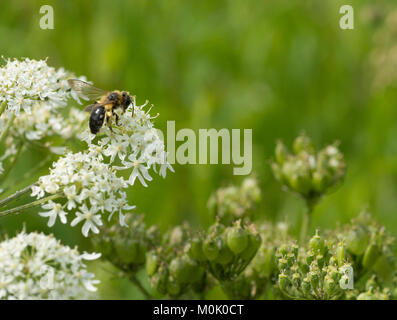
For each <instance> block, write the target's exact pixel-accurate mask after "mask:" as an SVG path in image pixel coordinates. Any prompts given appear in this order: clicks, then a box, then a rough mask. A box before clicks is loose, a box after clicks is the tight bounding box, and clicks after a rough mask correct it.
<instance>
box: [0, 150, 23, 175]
mask: <svg viewBox="0 0 397 320" xmlns="http://www.w3.org/2000/svg"><path fill="white" fill-rule="evenodd" d="M23 146H24V143H23V142H22V143H21V144H20V145H19V147H18V149H17V153H16V154H15V155H14V156H13V157H12V158H11V161H10V164H9V165H8V167H7V169H6V170H5V171H4V172H3V174H2V175H1V177H0V181H1V182H4V180H5V179H6V178H7V176H8V174H9V173H10V172H11V170H12V168H13V167H14V165H15V163H16V162H17V160H18V157H19V155H20V154H21V151H22V149H23Z"/></svg>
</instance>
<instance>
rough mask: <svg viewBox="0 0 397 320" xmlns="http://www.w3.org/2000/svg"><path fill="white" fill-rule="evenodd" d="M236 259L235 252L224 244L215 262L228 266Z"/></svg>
mask: <svg viewBox="0 0 397 320" xmlns="http://www.w3.org/2000/svg"><path fill="white" fill-rule="evenodd" d="M233 258H234V255H233V252H232V251H231V250H230V249H229V248H228V246H227V245H226V244H224V243H222V245H221V248H220V250H219V254H218V256H217V258H216V259H215V262H218V263H220V264H222V265H226V264H228V263H230V262H231V261H232V260H233Z"/></svg>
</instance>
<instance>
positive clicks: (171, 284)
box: [167, 279, 181, 296]
mask: <svg viewBox="0 0 397 320" xmlns="http://www.w3.org/2000/svg"><path fill="white" fill-rule="evenodd" d="M167 292H168V294H169V295H171V296H177V295H179V294H180V292H181V285H180V284H179V282H178V281H177V280H175V279H168V281H167Z"/></svg>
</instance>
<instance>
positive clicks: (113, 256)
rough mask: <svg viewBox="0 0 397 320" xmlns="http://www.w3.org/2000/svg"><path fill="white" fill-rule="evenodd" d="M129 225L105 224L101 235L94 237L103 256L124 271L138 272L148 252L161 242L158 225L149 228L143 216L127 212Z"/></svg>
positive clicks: (93, 240)
mask: <svg viewBox="0 0 397 320" xmlns="http://www.w3.org/2000/svg"><path fill="white" fill-rule="evenodd" d="M125 222H126V224H127V227H125V226H121V225H118V224H115V225H112V226H105V227H103V228H102V230H101V233H100V235H98V236H94V237H92V242H93V244H94V247H95V248H96V249H97V250H101V252H102V256H103V258H105V259H107V260H108V261H110V262H112V263H113V264H114V265H115V266H116V267H118V268H119V269H120V270H122V271H124V272H136V271H137V270H138V268H139V267H141V266H143V264H144V263H145V261H146V254H147V252H148V251H149V250H150V249H152V248H153V247H154V245H157V243H158V242H159V237H160V235H159V231H158V229H157V228H156V227H150V228H147V227H146V224H145V222H144V221H143V216H142V215H138V214H131V213H130V214H127V215H126V217H125Z"/></svg>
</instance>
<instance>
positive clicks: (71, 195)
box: [31, 152, 132, 237]
mask: <svg viewBox="0 0 397 320" xmlns="http://www.w3.org/2000/svg"><path fill="white" fill-rule="evenodd" d="M126 187H127V183H126V182H125V181H124V179H123V178H121V177H118V176H117V175H116V171H115V170H113V169H112V168H111V167H110V166H109V165H108V164H106V163H104V162H102V161H101V159H100V158H98V157H96V156H92V154H89V153H82V152H78V153H71V152H70V153H68V154H66V155H65V156H64V157H61V158H59V159H58V161H57V162H55V163H54V164H53V167H52V168H51V170H50V174H49V175H46V176H42V177H40V178H39V181H38V183H37V184H36V185H34V186H33V187H32V194H31V195H32V196H35V197H36V198H37V199H40V198H43V197H44V196H45V195H47V194H50V195H51V194H53V195H56V194H59V197H58V198H57V199H54V200H53V201H49V202H47V203H45V204H44V205H43V206H42V208H43V209H45V210H46V211H43V212H40V215H41V216H44V217H49V221H48V225H49V226H52V225H53V224H54V223H55V221H56V219H57V217H59V218H60V221H61V222H62V223H67V221H68V218H69V216H70V215H71V212H72V210H73V211H75V217H74V218H72V219H73V220H72V221H71V226H76V225H78V224H80V223H82V233H83V235H84V236H86V237H87V236H88V233H89V232H90V231H92V232H94V233H98V232H99V229H98V226H101V225H102V216H103V215H104V214H105V213H107V214H109V216H108V219H110V218H111V216H112V215H113V214H114V213H119V220H120V224H123V223H124V215H123V212H124V211H127V210H130V209H131V208H132V207H131V206H129V205H128V204H127V201H126V198H127V196H126V193H125V191H124V189H125V188H126Z"/></svg>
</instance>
